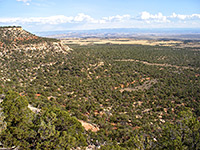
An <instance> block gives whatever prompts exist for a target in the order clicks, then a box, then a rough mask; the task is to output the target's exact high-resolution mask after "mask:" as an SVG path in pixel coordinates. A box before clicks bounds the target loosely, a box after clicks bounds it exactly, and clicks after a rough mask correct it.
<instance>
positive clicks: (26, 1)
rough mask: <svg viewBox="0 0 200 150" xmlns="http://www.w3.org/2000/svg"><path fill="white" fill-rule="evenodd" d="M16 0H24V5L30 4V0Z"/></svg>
mask: <svg viewBox="0 0 200 150" xmlns="http://www.w3.org/2000/svg"><path fill="white" fill-rule="evenodd" d="M17 1H18V2H24V3H25V4H26V5H30V3H29V2H31V0H17Z"/></svg>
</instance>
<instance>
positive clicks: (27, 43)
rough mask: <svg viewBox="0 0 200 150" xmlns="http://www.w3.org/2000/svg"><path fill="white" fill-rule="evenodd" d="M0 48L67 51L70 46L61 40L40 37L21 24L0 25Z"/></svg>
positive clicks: (4, 49)
mask: <svg viewBox="0 0 200 150" xmlns="http://www.w3.org/2000/svg"><path fill="white" fill-rule="evenodd" d="M0 49H1V52H2V50H3V51H6V50H10V49H16V50H19V49H21V50H22V49H23V50H25V51H27V50H34V49H39V50H48V49H54V50H55V51H56V52H63V53H66V52H67V51H69V50H70V48H69V47H68V46H66V45H64V44H63V43H62V42H61V41H59V40H56V39H50V38H43V37H38V36H36V35H34V34H32V33H30V32H28V31H26V30H24V29H23V28H22V27H20V26H17V27H16V26H13V27H12V26H9V27H0Z"/></svg>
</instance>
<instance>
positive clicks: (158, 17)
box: [140, 11, 170, 23]
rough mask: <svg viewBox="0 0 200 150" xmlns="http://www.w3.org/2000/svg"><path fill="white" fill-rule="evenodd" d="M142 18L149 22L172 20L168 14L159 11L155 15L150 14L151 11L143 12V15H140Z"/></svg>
mask: <svg viewBox="0 0 200 150" xmlns="http://www.w3.org/2000/svg"><path fill="white" fill-rule="evenodd" d="M140 18H141V19H142V20H145V21H147V22H149V23H150V22H151V21H152V22H170V21H169V20H168V19H167V17H166V16H163V14H162V13H160V12H159V13H158V14H155V15H152V14H150V13H149V12H146V11H144V12H142V13H141V17H140Z"/></svg>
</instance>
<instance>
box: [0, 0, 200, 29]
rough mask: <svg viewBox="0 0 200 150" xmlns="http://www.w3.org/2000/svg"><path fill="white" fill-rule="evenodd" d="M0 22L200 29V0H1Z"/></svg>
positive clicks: (28, 25)
mask: <svg viewBox="0 0 200 150" xmlns="http://www.w3.org/2000/svg"><path fill="white" fill-rule="evenodd" d="M0 25H1V26H2V25H21V26H23V28H25V29H27V30H29V31H34V32H35V31H55V30H83V29H100V28H200V0H0Z"/></svg>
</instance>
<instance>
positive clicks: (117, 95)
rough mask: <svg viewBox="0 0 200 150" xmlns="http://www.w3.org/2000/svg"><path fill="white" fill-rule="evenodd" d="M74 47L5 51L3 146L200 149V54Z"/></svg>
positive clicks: (0, 94)
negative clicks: (85, 127)
mask: <svg viewBox="0 0 200 150" xmlns="http://www.w3.org/2000/svg"><path fill="white" fill-rule="evenodd" d="M70 48H72V49H73V50H70V51H68V52H67V53H63V52H55V51H54V49H53V48H49V49H47V50H42V51H41V50H39V49H37V48H36V49H29V50H26V51H23V49H20V50H15V49H12V48H11V49H9V50H7V51H6V53H4V52H3V51H1V52H0V55H1V57H0V62H1V66H0V68H1V72H0V99H1V104H0V105H1V106H0V108H1V109H0V111H1V112H0V134H1V136H0V141H1V143H0V144H1V145H2V147H17V148H18V149H77V148H80V149H84V148H85V147H87V146H88V145H94V146H95V148H100V149H103V150H106V149H108V150H110V149H119V150H120V149H130V150H132V149H138V150H142V149H191V150H192V149H196V150H197V149H200V123H199V120H200V103H199V101H200V88H199V87H200V70H199V69H200V68H199V67H200V51H199V49H198V50H197V48H195V49H194V48H175V47H162V46H142V45H110V44H107V45H87V46H80V45H70ZM29 104H30V105H32V106H34V107H35V108H38V109H39V110H40V111H39V112H32V111H31V110H30V109H29V108H28V105H29ZM80 121H84V122H87V123H90V124H92V125H94V126H95V127H98V130H97V131H95V132H94V131H91V130H86V129H84V128H83V126H82V125H81V123H80Z"/></svg>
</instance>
